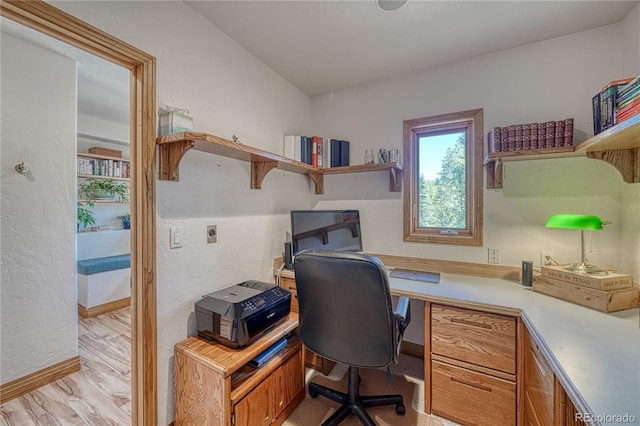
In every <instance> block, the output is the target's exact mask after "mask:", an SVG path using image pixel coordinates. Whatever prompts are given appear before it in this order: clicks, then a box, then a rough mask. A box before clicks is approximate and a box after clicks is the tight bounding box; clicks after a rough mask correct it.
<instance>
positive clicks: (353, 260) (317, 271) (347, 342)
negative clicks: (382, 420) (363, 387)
mask: <svg viewBox="0 0 640 426" xmlns="http://www.w3.org/2000/svg"><path fill="white" fill-rule="evenodd" d="M294 264H295V271H296V287H297V291H298V303H299V315H300V327H299V329H300V338H301V339H302V342H303V343H304V344H305V345H306V346H307V347H308V348H309V349H311V350H312V351H313V352H315V353H317V354H319V355H322V356H323V357H325V358H327V359H330V360H332V361H335V362H341V363H344V364H347V365H349V385H348V393H347V394H344V393H341V392H337V391H335V390H333V389H330V388H327V387H325V386H320V385H318V384H316V383H310V384H309V394H310V395H311V397H313V398H315V397H317V396H318V395H322V396H324V397H327V398H329V399H331V400H333V401H336V402H339V403H341V404H342V407H340V408H339V409H338V410H337V411H336V412H335V413H333V414H332V415H331V417H329V418H328V419H327V420H326V421H325V422H324V423H323V424H324V425H337V424H338V423H340V422H341V421H342V420H344V419H345V418H346V417H347V416H349V414H354V415H356V416H358V418H359V419H360V421H361V422H362V423H363V424H365V425H371V426H374V425H375V422H374V421H373V420H372V419H371V417H370V416H369V414H367V412H366V410H365V407H374V406H380V405H394V404H395V406H396V412H397V413H398V414H404V413H405V407H404V403H403V401H402V395H380V396H361V395H360V393H359V387H360V376H359V375H358V369H359V368H360V367H364V368H379V367H388V366H389V364H390V363H391V362H392V361H394V362H397V356H398V353H399V348H400V342H401V340H402V334H403V332H404V329H405V328H406V327H407V325H408V324H409V321H410V320H411V311H410V308H409V299H408V298H407V297H401V298H400V300H399V301H398V304H397V309H396V312H394V311H393V308H392V306H391V293H390V291H389V281H388V279H387V274H386V271H385V270H384V265H383V264H382V262H380V260H379V259H377V258H375V257H373V256H367V255H363V254H357V253H350V252H342V251H332V250H305V251H303V252H301V253H299V254H298V255H297V256H296V257H295V261H294Z"/></svg>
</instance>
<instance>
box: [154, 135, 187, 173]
mask: <svg viewBox="0 0 640 426" xmlns="http://www.w3.org/2000/svg"><path fill="white" fill-rule="evenodd" d="M195 144H196V143H195V141H193V140H183V141H179V142H172V143H167V144H162V145H159V146H158V147H159V151H158V157H159V167H158V168H159V172H160V180H172V181H174V182H177V181H178V180H180V179H179V169H178V168H179V166H180V160H182V156H183V155H184V154H185V153H186V152H187V151H189V150H190V149H191V148H193V147H194V146H195Z"/></svg>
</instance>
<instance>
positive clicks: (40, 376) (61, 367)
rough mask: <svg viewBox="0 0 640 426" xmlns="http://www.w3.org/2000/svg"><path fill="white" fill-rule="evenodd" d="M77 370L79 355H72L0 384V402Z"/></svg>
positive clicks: (78, 368)
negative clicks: (64, 359)
mask: <svg viewBox="0 0 640 426" xmlns="http://www.w3.org/2000/svg"><path fill="white" fill-rule="evenodd" d="M77 371H80V357H79V356H74V357H73V358H69V359H68V360H66V361H62V362H59V363H57V364H54V365H51V366H49V367H47V368H43V369H42V370H39V371H36V372H35V373H31V374H29V375H27V376H24V377H20V378H19V379H15V380H13V381H11V382H8V383H5V384H3V385H0V404H4V403H5V402H7V401H10V400H12V399H14V398H17V397H19V396H22V395H24V394H25V393H29V392H31V391H34V390H36V389H38V388H40V387H42V386H45V385H48V384H49V383H52V382H55V381H56V380H58V379H61V378H63V377H65V376H68V375H69V374H71V373H75V372H77Z"/></svg>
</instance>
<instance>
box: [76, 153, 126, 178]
mask: <svg viewBox="0 0 640 426" xmlns="http://www.w3.org/2000/svg"><path fill="white" fill-rule="evenodd" d="M130 171H131V170H130V165H129V162H128V161H116V160H98V159H92V158H78V174H80V175H90V176H104V177H113V178H127V179H128V178H130Z"/></svg>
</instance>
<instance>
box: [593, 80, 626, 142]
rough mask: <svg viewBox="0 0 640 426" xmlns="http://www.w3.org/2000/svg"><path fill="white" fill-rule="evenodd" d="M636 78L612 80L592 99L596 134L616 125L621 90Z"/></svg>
mask: <svg viewBox="0 0 640 426" xmlns="http://www.w3.org/2000/svg"><path fill="white" fill-rule="evenodd" d="M633 80H634V78H632V77H631V78H623V79H618V80H612V81H610V82H609V83H607V84H606V85H604V87H603V88H602V89H601V90H600V92H599V93H598V94H597V95H596V96H594V97H593V99H592V109H593V118H594V119H593V132H594V135H596V134H598V133H600V132H602V131H603V130H606V129H608V128H610V127H613V126H615V125H616V124H617V123H618V119H617V115H616V106H617V105H618V101H619V97H620V92H621V91H622V90H623V88H624V87H625V86H626V85H627V84H629V83H631V82H632V81H633Z"/></svg>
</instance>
